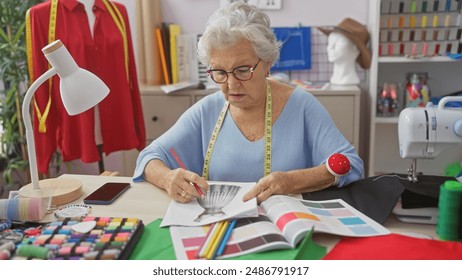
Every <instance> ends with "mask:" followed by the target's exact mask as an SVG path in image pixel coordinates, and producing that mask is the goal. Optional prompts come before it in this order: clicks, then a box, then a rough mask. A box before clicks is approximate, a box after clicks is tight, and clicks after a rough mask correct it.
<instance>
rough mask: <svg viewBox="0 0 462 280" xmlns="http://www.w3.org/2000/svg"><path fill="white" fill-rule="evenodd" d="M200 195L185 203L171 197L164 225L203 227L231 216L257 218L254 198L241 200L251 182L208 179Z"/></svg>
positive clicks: (251, 185)
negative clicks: (203, 195) (204, 189)
mask: <svg viewBox="0 0 462 280" xmlns="http://www.w3.org/2000/svg"><path fill="white" fill-rule="evenodd" d="M208 185H209V189H208V190H207V191H206V192H205V197H204V198H198V199H194V200H192V201H190V202H188V203H180V202H177V201H174V200H172V202H171V203H170V205H169V207H168V209H167V213H166V214H165V217H164V219H163V220H162V224H161V225H160V226H161V227H165V226H173V225H176V226H203V225H208V224H211V223H215V222H218V221H223V220H227V219H231V218H243V217H257V216H258V212H257V200H256V199H255V198H253V199H251V200H249V201H246V202H244V201H242V197H243V196H244V195H245V194H246V193H247V192H248V191H249V190H250V189H251V188H252V187H253V186H254V185H255V183H240V182H218V181H210V182H208Z"/></svg>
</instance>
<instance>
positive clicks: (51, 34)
mask: <svg viewBox="0 0 462 280" xmlns="http://www.w3.org/2000/svg"><path fill="white" fill-rule="evenodd" d="M103 3H104V5H105V6H106V9H107V10H108V12H109V14H110V15H111V17H112V20H113V21H114V23H115V24H116V26H117V29H119V31H120V34H121V35H122V40H123V45H124V62H125V73H126V78H127V81H128V82H129V83H130V78H129V77H130V75H129V70H128V38H127V30H126V26H125V21H124V19H123V17H122V14H121V13H120V11H119V9H118V8H117V6H116V5H115V4H114V3H112V2H109V1H107V0H103ZM57 12H58V0H51V6H50V21H49V24H48V44H50V43H52V42H54V41H55V40H56V17H57ZM26 42H27V44H26V45H27V63H28V66H29V67H28V68H29V77H30V79H31V80H32V79H34V67H33V59H32V31H31V23H30V9H29V10H27V13H26ZM50 67H51V66H50V64H48V69H50ZM52 85H53V78H50V79H49V80H48V102H47V105H46V107H45V110H44V111H43V113H42V112H41V111H40V108H39V107H38V104H37V101H36V100H35V97H34V106H35V111H36V112H37V118H38V120H39V128H38V131H39V132H41V133H46V120H47V117H48V114H49V112H50V107H51V88H52Z"/></svg>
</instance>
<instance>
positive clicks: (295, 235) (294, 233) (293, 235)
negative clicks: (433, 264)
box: [260, 195, 390, 247]
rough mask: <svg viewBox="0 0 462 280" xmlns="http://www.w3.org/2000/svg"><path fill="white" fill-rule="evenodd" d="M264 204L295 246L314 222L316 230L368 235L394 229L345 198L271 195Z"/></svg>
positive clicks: (275, 222)
mask: <svg viewBox="0 0 462 280" xmlns="http://www.w3.org/2000/svg"><path fill="white" fill-rule="evenodd" d="M260 206H261V207H262V208H263V209H264V211H265V212H266V213H267V215H268V217H269V218H270V219H271V221H273V223H274V224H275V225H276V227H277V228H278V229H279V230H280V231H281V232H282V233H283V235H284V236H285V237H286V239H287V240H288V241H289V243H290V244H291V246H292V247H295V246H296V245H297V243H298V242H299V241H300V240H302V239H303V237H304V236H305V234H306V233H307V232H308V231H309V230H311V228H312V227H313V226H314V231H315V232H325V233H330V234H336V235H342V236H353V237H364V236H378V235H385V234H389V233H390V231H389V230H388V229H386V228H385V227H383V226H382V225H380V224H379V223H377V222H376V221H374V220H372V219H371V218H369V217H367V216H366V215H364V214H363V213H361V212H359V211H358V210H356V209H355V208H353V207H352V206H350V205H349V204H348V203H346V202H345V201H343V200H341V199H332V200H324V201H309V200H301V199H296V198H292V197H289V196H282V195H276V196H271V197H270V198H268V199H267V200H266V201H264V202H262V203H261V204H260Z"/></svg>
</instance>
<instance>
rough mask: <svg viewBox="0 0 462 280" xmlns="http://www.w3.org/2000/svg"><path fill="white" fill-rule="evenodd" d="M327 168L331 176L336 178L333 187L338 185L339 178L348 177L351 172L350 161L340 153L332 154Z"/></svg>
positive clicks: (327, 162)
mask: <svg viewBox="0 0 462 280" xmlns="http://www.w3.org/2000/svg"><path fill="white" fill-rule="evenodd" d="M326 167H327V170H328V171H329V173H330V174H332V175H334V176H335V181H334V184H333V185H337V184H338V181H339V177H342V176H344V175H346V174H347V173H348V172H350V167H351V165H350V160H349V159H348V158H347V157H346V156H344V155H342V154H339V153H336V154H332V155H331V156H330V157H329V158H328V159H327V161H326Z"/></svg>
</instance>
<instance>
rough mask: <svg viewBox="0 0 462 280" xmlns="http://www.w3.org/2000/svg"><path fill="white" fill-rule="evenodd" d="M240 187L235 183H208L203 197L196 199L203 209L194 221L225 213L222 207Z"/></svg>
mask: <svg viewBox="0 0 462 280" xmlns="http://www.w3.org/2000/svg"><path fill="white" fill-rule="evenodd" d="M240 188H241V187H240V186H235V185H216V184H214V185H210V186H209V189H208V190H207V192H206V193H205V197H204V198H198V199H197V201H198V202H199V205H200V206H202V208H204V209H205V210H204V212H202V213H201V214H200V215H199V216H198V217H197V218H196V219H195V220H194V222H200V221H202V220H203V219H204V218H206V217H209V216H223V215H225V214H226V213H225V212H223V208H224V207H225V206H226V205H228V204H229V203H230V202H231V200H233V199H234V197H235V196H236V194H237V193H238V192H239V189H240Z"/></svg>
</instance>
